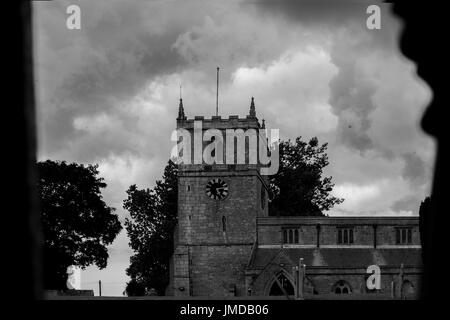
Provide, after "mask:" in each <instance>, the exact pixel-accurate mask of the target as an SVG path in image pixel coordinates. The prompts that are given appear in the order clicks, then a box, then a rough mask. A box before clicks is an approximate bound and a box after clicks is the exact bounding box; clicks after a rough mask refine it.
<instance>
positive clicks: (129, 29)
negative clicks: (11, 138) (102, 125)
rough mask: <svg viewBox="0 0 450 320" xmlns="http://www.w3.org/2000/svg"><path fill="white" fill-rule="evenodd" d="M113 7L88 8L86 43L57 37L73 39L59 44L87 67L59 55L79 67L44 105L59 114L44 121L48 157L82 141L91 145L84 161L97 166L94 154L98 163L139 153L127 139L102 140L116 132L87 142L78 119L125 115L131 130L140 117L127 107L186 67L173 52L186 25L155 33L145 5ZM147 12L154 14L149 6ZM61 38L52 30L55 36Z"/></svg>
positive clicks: (87, 5) (122, 122)
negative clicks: (144, 11)
mask: <svg viewBox="0 0 450 320" xmlns="http://www.w3.org/2000/svg"><path fill="white" fill-rule="evenodd" d="M108 4H109V3H102V4H98V3H95V4H90V3H87V2H85V3H82V4H81V5H80V6H81V8H82V13H83V18H84V20H83V21H84V25H83V26H82V32H84V34H83V36H82V40H80V41H79V42H76V41H77V38H76V37H75V36H74V34H73V33H72V34H70V33H68V32H69V31H67V30H63V31H61V33H63V34H62V36H61V37H57V38H59V39H61V38H64V36H65V37H69V38H70V37H71V38H72V39H73V41H72V42H70V41H59V42H58V41H56V40H55V41H54V42H55V43H57V45H61V43H65V46H66V47H67V48H69V49H67V50H68V51H72V52H78V54H80V55H83V58H82V59H81V60H82V63H81V64H80V65H77V64H76V63H72V61H71V57H70V56H68V57H67V56H66V57H65V56H63V55H62V54H57V55H56V56H57V58H58V59H61V60H64V59H65V60H66V61H65V62H66V63H67V64H71V63H72V64H73V67H74V68H72V70H71V72H70V73H68V74H67V75H65V77H64V78H63V79H62V82H61V83H59V84H58V85H57V87H56V88H54V93H53V95H52V96H51V99H49V101H45V102H44V103H42V104H43V105H44V106H45V105H47V104H51V105H52V108H51V109H52V111H53V112H51V113H50V112H48V113H46V114H45V118H44V121H45V125H44V126H43V128H44V130H45V136H46V137H47V138H48V140H47V141H46V152H47V153H52V152H55V151H58V150H59V149H60V148H62V147H63V146H64V145H66V144H67V143H68V141H71V142H73V141H74V140H76V139H84V140H85V143H88V144H89V145H87V148H85V149H84V150H79V153H78V154H77V157H78V160H79V161H89V160H91V161H92V160H93V159H94V156H93V155H94V154H95V158H102V157H104V156H106V155H108V154H111V153H120V152H122V151H127V152H130V151H131V152H133V148H132V147H131V148H130V143H129V142H128V141H127V137H126V135H124V136H123V137H122V138H121V139H114V141H113V140H111V139H108V137H106V139H104V140H105V141H101V140H102V135H103V136H105V135H108V134H110V133H108V132H106V133H103V134H100V135H98V136H95V135H93V134H92V133H90V136H89V139H88V138H85V136H86V135H87V133H86V132H85V131H83V130H81V131H80V130H77V129H76V128H75V127H74V125H73V123H74V120H75V119H77V118H78V117H91V116H92V117H94V116H96V115H100V114H102V113H104V114H107V115H115V116H117V115H120V117H118V118H120V121H119V124H120V126H121V127H124V128H127V127H128V129H131V128H132V127H133V124H134V123H135V122H136V121H137V117H138V116H137V115H133V114H132V113H130V112H128V110H127V109H126V105H124V103H123V102H126V101H127V99H130V98H132V97H134V96H135V95H136V94H137V93H138V92H139V91H141V90H142V89H143V88H144V87H145V86H146V85H148V83H149V82H151V81H152V80H154V79H155V78H157V77H159V76H161V75H165V74H170V73H172V72H174V71H175V70H179V69H180V68H183V66H184V65H185V63H184V62H183V59H182V58H181V57H180V56H179V54H178V53H177V51H176V50H174V49H173V48H172V46H173V44H174V43H175V42H176V40H177V38H178V36H179V34H180V33H182V31H183V30H184V28H183V26H182V25H181V24H180V23H177V22H176V21H175V22H174V23H173V24H170V25H168V27H167V28H164V30H163V32H160V31H159V30H154V29H152V26H151V25H150V26H149V25H148V20H147V19H158V17H155V16H147V15H145V14H142V13H141V10H140V9H142V6H140V5H138V4H137V3H136V4H135V5H131V6H128V5H125V4H124V3H123V2H122V3H118V2H112V3H111V4H110V6H108ZM56 6H58V5H56ZM150 7H151V6H150ZM146 8H147V10H148V11H150V10H149V8H148V6H147V7H146ZM60 9H61V10H59V11H58V10H55V11H56V12H57V13H59V14H60V15H63V14H64V8H60ZM150 9H151V8H150ZM91 10H92V11H93V12H92V13H91ZM154 14H155V13H154ZM48 18H49V19H56V18H57V16H56V15H55V12H52V16H49V17H48ZM172 18H174V17H172ZM159 19H163V17H159ZM60 20H61V19H60ZM64 32H65V33H66V34H64ZM55 33H56V32H55V31H53V30H52V35H53V36H54V34H55ZM55 38H56V37H55ZM52 41H53V38H50V40H49V43H50V44H52V43H53V42H52ZM50 47H56V45H55V46H52V45H51V46H50ZM55 51H56V50H55ZM72 60H75V58H74V59H72ZM119 129H120V128H117V130H119ZM112 133H114V132H112ZM115 138H118V137H115ZM128 138H129V137H128ZM88 140H90V142H89V141H88ZM110 140H111V141H110ZM94 143H95V145H94ZM92 148H96V152H92V151H93V150H92Z"/></svg>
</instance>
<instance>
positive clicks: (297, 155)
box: [269, 137, 344, 216]
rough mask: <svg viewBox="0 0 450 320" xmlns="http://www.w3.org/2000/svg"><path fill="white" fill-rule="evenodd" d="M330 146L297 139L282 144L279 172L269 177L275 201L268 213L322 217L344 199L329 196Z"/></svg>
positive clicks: (315, 141)
mask: <svg viewBox="0 0 450 320" xmlns="http://www.w3.org/2000/svg"><path fill="white" fill-rule="evenodd" d="M326 150H327V143H324V144H322V145H319V141H318V139H317V138H316V137H314V138H312V139H311V140H309V142H305V141H302V140H301V137H297V138H296V139H295V141H294V142H292V141H291V140H288V141H280V144H279V152H280V154H279V159H280V166H279V170H278V172H277V173H276V174H275V175H273V176H271V177H270V189H271V191H272V192H271V194H272V199H271V201H270V204H269V214H270V215H273V216H277V215H280V216H322V215H324V213H323V212H324V211H327V210H329V209H330V208H332V207H333V206H334V205H335V204H339V203H341V202H343V201H344V199H340V198H336V197H333V196H332V195H331V194H330V193H331V191H332V190H333V187H334V184H333V183H332V182H331V179H332V177H322V175H323V168H325V167H326V166H327V165H328V164H329V162H328V155H327V154H326Z"/></svg>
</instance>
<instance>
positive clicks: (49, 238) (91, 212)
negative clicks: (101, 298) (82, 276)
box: [37, 160, 122, 290]
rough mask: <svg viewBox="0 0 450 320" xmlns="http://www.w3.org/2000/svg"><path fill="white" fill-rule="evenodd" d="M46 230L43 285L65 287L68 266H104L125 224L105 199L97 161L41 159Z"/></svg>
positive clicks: (42, 196) (43, 223)
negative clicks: (69, 161) (80, 161)
mask: <svg viewBox="0 0 450 320" xmlns="http://www.w3.org/2000/svg"><path fill="white" fill-rule="evenodd" d="M37 168H38V174H39V180H38V192H39V196H40V200H41V213H42V228H43V235H44V287H45V288H46V289H57V290H64V289H66V279H67V274H66V270H67V267H68V266H70V265H76V266H80V267H82V268H83V267H86V266H88V265H91V264H95V265H97V266H98V267H99V268H100V269H102V268H105V267H106V264H107V259H108V251H107V245H109V244H111V243H112V242H113V241H114V239H115V237H116V236H117V234H118V233H119V232H120V230H121V229H122V226H121V224H120V221H119V219H118V216H117V215H116V214H114V213H113V212H114V210H115V209H114V208H111V207H108V206H107V205H106V204H105V202H104V201H103V199H102V195H101V189H102V188H105V187H106V184H105V183H104V182H103V178H99V177H97V175H98V173H99V172H98V170H97V169H98V165H88V166H84V165H82V164H76V163H70V164H67V163H66V162H65V161H62V162H57V161H51V160H47V161H44V162H38V163H37Z"/></svg>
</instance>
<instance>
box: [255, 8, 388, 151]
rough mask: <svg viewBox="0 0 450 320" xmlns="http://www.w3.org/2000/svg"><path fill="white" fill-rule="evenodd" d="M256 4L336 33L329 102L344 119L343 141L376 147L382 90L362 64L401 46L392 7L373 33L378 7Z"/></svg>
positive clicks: (359, 147)
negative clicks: (374, 121) (372, 13)
mask: <svg viewBox="0 0 450 320" xmlns="http://www.w3.org/2000/svg"><path fill="white" fill-rule="evenodd" d="M375 3H376V2H375ZM256 4H257V7H259V9H261V10H262V11H263V12H264V14H272V15H282V16H284V17H286V18H287V19H289V20H291V21H292V22H294V23H297V24H299V25H300V26H305V27H308V28H315V29H319V30H325V32H329V33H330V34H331V37H332V45H331V47H330V56H331V61H332V63H333V64H334V65H335V66H336V67H337V68H338V72H337V74H336V76H335V77H334V78H333V79H332V80H331V81H330V84H329V87H330V99H329V104H330V105H331V106H332V108H333V113H334V114H335V115H337V116H338V118H339V120H338V128H337V131H338V132H337V133H338V139H339V140H340V142H341V143H342V144H344V145H346V146H347V147H349V148H353V149H355V150H358V151H360V152H365V151H367V150H371V149H373V148H374V144H373V141H372V139H371V138H370V136H369V134H368V130H369V129H370V126H371V120H370V114H371V112H373V110H374V109H375V108H376V106H375V105H374V103H373V95H374V94H375V93H376V91H377V87H376V85H375V84H374V83H372V81H371V80H370V79H368V78H367V77H366V76H365V75H364V73H362V72H361V70H360V65H359V64H358V62H359V61H360V60H361V58H364V57H365V56H368V55H370V54H371V53H373V52H374V51H380V50H381V51H382V50H392V49H393V48H396V46H395V45H393V44H396V42H395V41H396V39H395V33H393V32H392V22H393V21H392V18H391V17H389V7H388V6H386V5H383V4H380V8H381V17H382V20H381V21H382V29H381V30H376V31H373V30H368V29H367V28H366V19H367V17H368V14H367V13H366V10H367V7H368V6H369V5H370V4H373V3H368V2H366V3H364V2H355V1H348V0H347V1H291V0H282V1H259V2H256Z"/></svg>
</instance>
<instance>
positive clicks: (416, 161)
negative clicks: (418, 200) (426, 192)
mask: <svg viewBox="0 0 450 320" xmlns="http://www.w3.org/2000/svg"><path fill="white" fill-rule="evenodd" d="M402 158H403V159H404V161H405V166H404V167H403V170H402V175H403V177H404V178H405V179H406V180H408V181H409V182H410V183H411V184H413V185H415V186H421V185H422V184H424V183H425V182H427V174H426V164H425V161H423V160H422V159H421V158H420V157H419V156H418V155H417V154H416V153H414V152H410V153H405V154H403V155H402Z"/></svg>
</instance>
